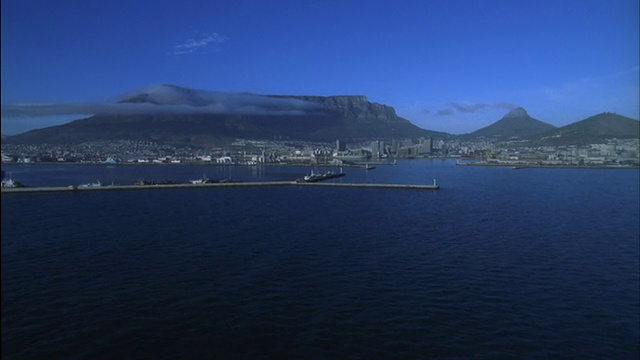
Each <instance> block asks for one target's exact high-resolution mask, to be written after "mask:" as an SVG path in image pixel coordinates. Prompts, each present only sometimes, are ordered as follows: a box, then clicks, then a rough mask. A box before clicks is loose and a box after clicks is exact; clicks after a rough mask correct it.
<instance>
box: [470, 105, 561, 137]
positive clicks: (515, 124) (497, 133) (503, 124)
mask: <svg viewBox="0 0 640 360" xmlns="http://www.w3.org/2000/svg"><path fill="white" fill-rule="evenodd" d="M555 128H556V127H555V126H553V125H551V124H547V123H545V122H542V121H540V120H536V119H534V118H532V117H531V116H529V114H528V113H527V111H526V110H525V109H523V108H521V107H519V108H517V109H514V110H512V111H510V112H508V113H507V114H506V115H505V116H503V117H502V119H500V120H498V121H496V122H495V123H493V124H491V125H489V126H486V127H483V128H481V129H479V130H476V131H474V132H472V133H469V134H464V135H461V137H462V138H466V139H473V138H479V137H486V138H498V139H508V138H513V137H517V138H522V137H526V136H531V135H535V134H540V133H543V132H546V131H550V130H553V129H555Z"/></svg>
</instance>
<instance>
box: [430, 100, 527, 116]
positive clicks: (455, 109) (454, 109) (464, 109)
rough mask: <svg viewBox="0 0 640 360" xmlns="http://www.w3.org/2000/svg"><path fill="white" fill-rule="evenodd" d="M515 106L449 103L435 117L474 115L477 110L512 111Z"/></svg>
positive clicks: (499, 103) (506, 104) (507, 104)
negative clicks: (460, 114) (458, 114)
mask: <svg viewBox="0 0 640 360" xmlns="http://www.w3.org/2000/svg"><path fill="white" fill-rule="evenodd" d="M515 108H516V105H513V104H510V103H507V102H497V103H491V104H488V103H483V102H478V103H461V102H455V101H453V102H450V103H449V106H448V107H446V108H444V109H440V110H438V111H436V115H441V116H444V115H453V114H455V113H474V112H476V111H478V110H482V109H505V110H512V109H515Z"/></svg>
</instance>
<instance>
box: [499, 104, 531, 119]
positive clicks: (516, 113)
mask: <svg viewBox="0 0 640 360" xmlns="http://www.w3.org/2000/svg"><path fill="white" fill-rule="evenodd" d="M519 117H529V114H527V110H525V109H524V108H521V107H518V108H515V109H513V110H511V111H509V112H508V113H507V115H505V116H504V117H503V118H519Z"/></svg>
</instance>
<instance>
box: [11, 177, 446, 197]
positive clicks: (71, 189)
mask: <svg viewBox="0 0 640 360" xmlns="http://www.w3.org/2000/svg"><path fill="white" fill-rule="evenodd" d="M273 186H296V187H327V188H329V187H333V188H352V189H354V188H363V189H371V188H376V189H411V190H439V189H440V185H438V184H436V181H435V179H434V182H433V184H432V185H431V184H429V185H416V184H367V183H331V182H298V181H263V182H227V183H202V184H191V183H186V184H156V185H102V186H94V187H78V186H59V187H55V186H51V187H17V188H2V194H3V195H4V194H26V193H31V194H32V193H51V192H83V193H84V192H93V191H116V190H169V189H203V188H207V189H216V188H217V189H220V188H231V187H234V188H238V187H240V188H242V187H273Z"/></svg>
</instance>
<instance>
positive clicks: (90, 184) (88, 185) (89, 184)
mask: <svg viewBox="0 0 640 360" xmlns="http://www.w3.org/2000/svg"><path fill="white" fill-rule="evenodd" d="M99 186H102V184H101V183H100V180H98V181H97V182H94V183H87V184H80V185H78V187H79V188H92V187H99Z"/></svg>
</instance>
